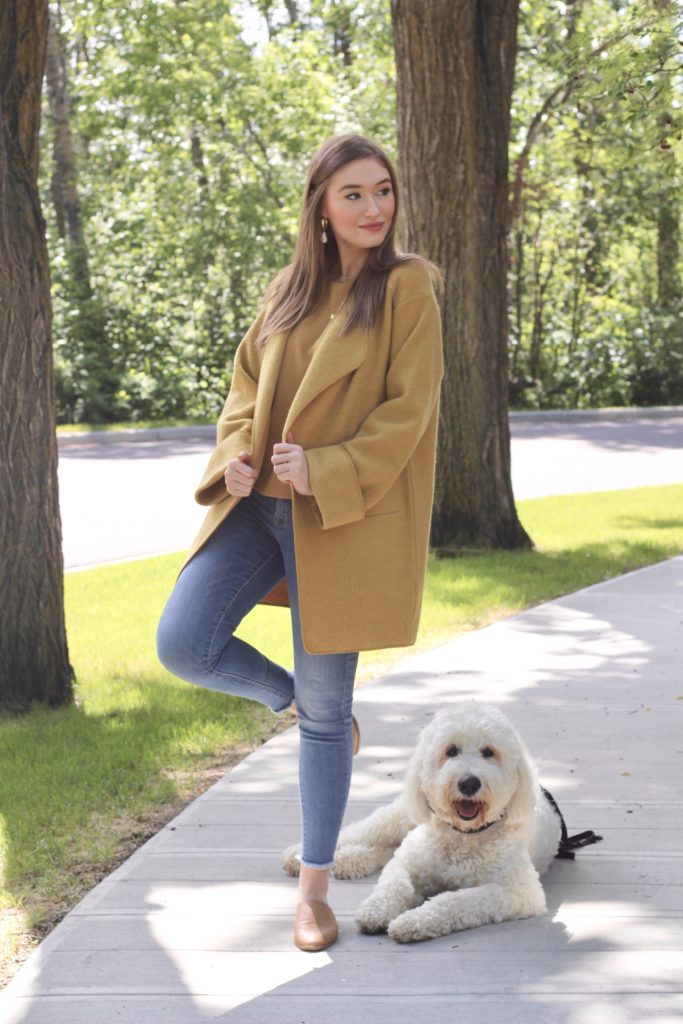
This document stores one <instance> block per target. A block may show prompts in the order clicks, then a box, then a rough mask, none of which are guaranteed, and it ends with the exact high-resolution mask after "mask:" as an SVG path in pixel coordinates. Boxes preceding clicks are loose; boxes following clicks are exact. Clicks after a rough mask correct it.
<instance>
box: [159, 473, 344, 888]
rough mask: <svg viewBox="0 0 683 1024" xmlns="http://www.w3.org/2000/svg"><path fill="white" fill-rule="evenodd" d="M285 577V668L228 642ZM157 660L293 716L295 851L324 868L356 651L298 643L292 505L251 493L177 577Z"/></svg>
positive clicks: (340, 792) (337, 803) (338, 800)
mask: <svg viewBox="0 0 683 1024" xmlns="http://www.w3.org/2000/svg"><path fill="white" fill-rule="evenodd" d="M284 577H286V578H287V589H288V591H289V599H290V606H291V607H290V611H291V618H292V636H293V641H294V645H293V646H294V670H293V671H290V670H289V669H287V668H285V667H283V666H282V665H278V664H277V663H276V662H274V661H270V660H269V659H268V658H266V656H265V655H264V654H261V652H260V651H258V650H256V648H254V647H252V646H251V645H250V644H248V643H245V642H244V641H243V640H241V639H239V638H238V637H236V636H234V635H233V634H234V631H235V629H236V628H237V626H238V625H239V623H240V622H241V621H242V619H243V618H244V616H245V615H246V614H247V612H249V611H250V610H251V609H252V608H253V607H254V605H256V604H257V603H258V602H259V601H260V599H261V598H262V597H264V596H265V595H266V594H267V593H268V592H269V591H270V590H271V589H272V588H273V587H274V586H275V584H276V583H278V582H279V581H280V580H281V579H283V578H284ZM156 641H157V654H158V657H159V660H160V661H161V663H162V664H163V665H164V666H165V667H166V668H167V669H168V670H169V672H171V673H173V675H176V676H179V677H180V678H181V679H185V680H187V681H188V682H190V683H195V684H197V685H198V686H205V687H208V688H209V689H211V690H220V691H221V693H230V694H233V695H236V696H238V697H247V698H249V699H250V700H257V701H259V702H260V703H261V704H265V705H266V706H267V707H268V708H270V710H271V711H273V712H274V713H276V714H277V713H278V712H281V711H284V710H285V709H286V708H288V707H290V705H291V704H292V702H294V703H295V705H296V711H297V714H298V720H299V796H300V803H301V854H300V855H299V861H300V862H301V863H302V864H303V865H304V866H306V867H313V868H327V867H330V866H331V865H332V862H333V860H334V850H335V847H336V845H337V838H338V836H339V831H340V829H341V824H342V819H343V817H344V811H345V809H346V803H347V800H348V794H349V787H350V784H351V759H352V756H353V730H352V724H351V708H352V705H353V684H354V679H355V675H356V668H357V665H358V651H355V652H348V653H342V654H308V653H307V652H306V651H305V650H304V646H303V643H302V640H301V624H300V619H299V600H298V588H297V578H296V560H295V549H294V531H293V527H292V502H291V500H290V499H289V498H274V497H271V496H270V495H267V494H261V493H259V492H258V491H254V490H252V491H251V493H250V494H249V496H248V497H246V498H241V499H240V501H238V503H237V505H236V506H235V507H234V508H233V510H232V511H231V512H230V514H229V515H228V516H227V517H226V518H225V519H224V520H223V522H222V523H221V524H220V526H219V527H218V528H217V529H216V530H215V531H214V532H213V533H212V534H211V536H210V537H209V539H208V540H207V541H206V543H205V544H204V545H203V547H201V548H200V549H199V551H198V552H197V554H196V555H194V556H193V558H192V559H191V560H190V561H189V562H188V563H187V565H186V566H185V567H184V568H183V570H182V572H181V573H180V576H179V577H178V579H177V580H176V583H175V586H174V588H173V590H172V592H171V595H170V597H169V598H168V601H167V602H166V606H165V608H164V610H163V612H162V615H161V619H160V620H159V625H158V627H157V637H156Z"/></svg>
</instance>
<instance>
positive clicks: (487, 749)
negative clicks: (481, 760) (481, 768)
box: [481, 747, 496, 757]
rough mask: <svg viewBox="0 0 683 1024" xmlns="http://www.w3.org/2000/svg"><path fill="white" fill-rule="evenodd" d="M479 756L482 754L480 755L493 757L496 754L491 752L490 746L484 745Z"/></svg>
mask: <svg viewBox="0 0 683 1024" xmlns="http://www.w3.org/2000/svg"><path fill="white" fill-rule="evenodd" d="M481 756H482V757H495V756H496V755H495V753H494V752H493V751H492V750H491V748H490V747H484V749H483V750H482V752H481Z"/></svg>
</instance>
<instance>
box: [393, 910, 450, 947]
mask: <svg viewBox="0 0 683 1024" xmlns="http://www.w3.org/2000/svg"><path fill="white" fill-rule="evenodd" d="M387 931H388V933H389V938H391V939H393V940H394V941H395V942H424V941H425V939H435V938H436V937H437V935H443V934H445V933H444V932H443V931H442V930H439V929H435V928H434V927H433V926H430V924H429V923H428V921H427V920H425V914H424V911H423V909H422V908H421V907H416V908H415V909H414V910H404V911H403V913H402V914H399V915H398V917H395V918H394V920H393V921H390V922H389V927H388V928H387Z"/></svg>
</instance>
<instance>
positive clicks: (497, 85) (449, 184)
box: [391, 0, 531, 548]
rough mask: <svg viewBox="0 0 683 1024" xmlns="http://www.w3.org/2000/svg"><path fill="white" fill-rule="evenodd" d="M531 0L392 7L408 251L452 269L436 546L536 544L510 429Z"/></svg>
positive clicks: (453, 0) (431, 1)
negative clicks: (522, 39) (510, 233)
mask: <svg viewBox="0 0 683 1024" xmlns="http://www.w3.org/2000/svg"><path fill="white" fill-rule="evenodd" d="M517 10H518V0H479V2H477V0H391V13H392V23H393V33H394V48H395V53H396V81H397V121H398V152H399V171H400V177H401V183H402V186H403V188H402V193H403V209H404V224H405V227H404V228H402V231H403V230H404V231H405V236H403V235H402V241H403V243H404V248H405V249H407V250H410V251H416V252H422V253H424V254H425V255H426V256H428V257H429V258H431V259H434V261H435V262H436V263H438V264H439V265H440V266H441V267H442V269H443V270H444V271H445V277H446V289H445V295H444V299H443V304H442V317H443V329H444V359H445V365H446V373H445V376H444V381H443V385H442V388H443V390H442V402H441V417H440V424H439V453H438V458H437V483H436V493H435V501H434V513H433V518H432V543H434V544H441V545H443V544H445V543H448V542H451V543H455V544H457V545H463V546H465V545H466V546H477V547H488V548H516V547H529V546H531V541H530V539H529V537H528V535H527V534H526V532H525V530H524V529H523V527H522V525H521V523H520V522H519V519H518V517H517V513H516V510H515V505H514V499H513V495H512V482H511V476H510V434H509V424H508V351H507V346H508V311H507V271H508V254H507V237H506V235H507V224H508V191H509V182H508V141H509V132H510V103H511V97H512V87H513V81H514V65H515V53H516V30H517Z"/></svg>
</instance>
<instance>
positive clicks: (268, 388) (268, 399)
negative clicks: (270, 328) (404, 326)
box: [252, 314, 368, 452]
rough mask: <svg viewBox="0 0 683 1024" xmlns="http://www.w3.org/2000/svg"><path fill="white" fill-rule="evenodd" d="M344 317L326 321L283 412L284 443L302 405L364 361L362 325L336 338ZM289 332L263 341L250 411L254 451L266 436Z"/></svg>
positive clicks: (305, 404) (365, 334) (366, 342)
mask: <svg viewBox="0 0 683 1024" xmlns="http://www.w3.org/2000/svg"><path fill="white" fill-rule="evenodd" d="M347 316H348V314H345V315H344V316H338V317H335V318H334V320H330V323H329V325H328V326H327V327H326V328H325V330H324V331H323V333H322V334H321V335H320V338H319V339H318V342H317V344H316V347H315V351H314V353H313V356H312V358H311V362H310V364H309V366H308V369H307V370H306V373H305V374H304V377H303V380H302V381H301V383H300V385H299V387H298V389H297V391H296V394H295V395H294V398H293V400H292V404H291V406H290V408H289V412H288V413H287V418H286V419H285V423H284V426H283V429H282V440H283V441H286V440H287V434H288V433H289V431H290V430H291V429H292V424H293V423H294V422H295V420H296V419H297V418H298V417H299V416H300V415H301V413H302V412H303V411H304V409H305V408H306V406H307V405H309V404H310V403H311V402H312V401H313V399H314V398H315V397H316V396H317V395H319V394H320V392H321V391H324V390H325V388H328V387H329V386H330V385H331V384H334V382H335V381H336V380H339V378H340V377H343V376H344V375H345V374H347V373H351V371H352V370H355V369H356V367H357V366H360V364H361V363H362V362H363V360H364V359H365V357H366V355H367V351H368V339H367V333H366V331H365V330H364V329H363V326H362V324H358V325H357V326H356V327H355V328H354V329H353V330H352V331H351V333H350V334H347V335H346V336H345V337H341V336H340V335H341V332H342V328H343V326H344V324H345V323H346V317H347ZM290 332H291V329H288V330H285V331H278V332H277V333H276V334H273V335H271V337H270V338H269V339H268V341H267V342H266V351H265V353H264V357H263V364H262V367H261V374H260V378H261V379H260V382H259V389H258V397H257V400H256V408H255V410H254V428H253V434H252V442H253V450H254V451H255V452H256V451H258V450H259V445H260V444H261V442H262V441H265V439H266V437H267V434H268V424H269V417H270V410H271V406H272V404H273V396H274V394H275V386H276V384H277V378H278V374H279V372H280V367H281V365H282V359H283V356H284V352H285V346H286V344H287V339H288V337H289V335H290Z"/></svg>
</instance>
